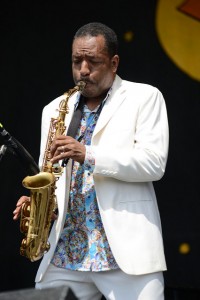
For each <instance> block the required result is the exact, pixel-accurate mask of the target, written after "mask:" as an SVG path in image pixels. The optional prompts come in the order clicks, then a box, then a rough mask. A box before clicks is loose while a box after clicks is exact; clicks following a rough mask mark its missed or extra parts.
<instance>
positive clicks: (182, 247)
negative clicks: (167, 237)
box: [179, 243, 191, 254]
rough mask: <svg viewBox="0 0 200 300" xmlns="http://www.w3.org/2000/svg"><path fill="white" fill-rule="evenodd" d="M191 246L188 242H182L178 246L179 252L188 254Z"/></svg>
mask: <svg viewBox="0 0 200 300" xmlns="http://www.w3.org/2000/svg"><path fill="white" fill-rule="evenodd" d="M190 250H191V248H190V245H189V244H188V243H182V244H180V246H179V252H180V253H181V254H188V253H189V252H190Z"/></svg>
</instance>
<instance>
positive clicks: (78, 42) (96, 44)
mask: <svg viewBox="0 0 200 300" xmlns="http://www.w3.org/2000/svg"><path fill="white" fill-rule="evenodd" d="M105 53H106V48H105V39H104V37H103V36H102V35H99V36H84V37H78V38H76V39H75V40H74V41H73V44H72V55H94V54H105Z"/></svg>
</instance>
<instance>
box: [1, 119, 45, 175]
mask: <svg viewBox="0 0 200 300" xmlns="http://www.w3.org/2000/svg"><path fill="white" fill-rule="evenodd" d="M0 136H1V138H2V139H3V142H4V145H2V146H1V148H0V160H1V158H2V157H3V155H4V154H5V152H6V150H7V149H8V150H10V152H11V153H12V154H14V155H15V156H16V157H17V158H18V159H19V161H20V162H21V164H22V165H23V166H24V167H25V168H26V170H28V175H36V174H38V173H39V171H40V170H39V167H38V165H37V164H36V162H35V160H34V159H33V157H32V156H31V155H30V153H29V152H28V151H27V150H26V149H25V148H24V147H23V146H22V145H21V144H20V142H19V141H18V140H16V139H15V138H14V137H13V136H11V135H10V133H9V132H8V131H6V130H5V128H4V127H3V125H2V124H1V123H0Z"/></svg>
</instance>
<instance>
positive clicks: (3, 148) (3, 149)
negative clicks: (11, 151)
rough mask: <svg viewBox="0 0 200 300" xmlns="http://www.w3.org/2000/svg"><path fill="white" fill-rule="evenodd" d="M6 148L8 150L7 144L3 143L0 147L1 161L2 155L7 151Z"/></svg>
mask: <svg viewBox="0 0 200 300" xmlns="http://www.w3.org/2000/svg"><path fill="white" fill-rule="evenodd" d="M6 150H7V146H6V145H1V148H0V161H1V159H2V157H3V156H4V154H5V153H6Z"/></svg>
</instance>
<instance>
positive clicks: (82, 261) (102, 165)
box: [14, 22, 168, 300]
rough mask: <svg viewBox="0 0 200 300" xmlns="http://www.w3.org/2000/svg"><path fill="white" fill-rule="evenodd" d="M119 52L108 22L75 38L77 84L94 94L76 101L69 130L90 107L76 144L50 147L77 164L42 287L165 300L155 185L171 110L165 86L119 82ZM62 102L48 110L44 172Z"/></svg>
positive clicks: (57, 158)
mask: <svg viewBox="0 0 200 300" xmlns="http://www.w3.org/2000/svg"><path fill="white" fill-rule="evenodd" d="M117 46H118V42H117V36H116V34H115V32H114V31H113V30H112V29H110V28H109V27H107V26H106V25H104V24H101V23H95V22H94V23H89V24H86V25H84V26H83V27H81V28H80V29H79V30H78V31H77V32H76V34H75V36H74V39H73V43H72V72H73V78H74V82H75V84H77V83H78V82H79V81H84V82H85V83H86V86H85V88H84V90H83V91H82V92H81V93H80V92H77V93H75V94H74V95H72V96H71V97H70V99H69V101H68V105H69V114H68V115H67V116H66V126H67V128H68V127H69V124H70V121H71V119H72V118H73V114H74V111H76V110H77V109H78V107H79V104H80V103H81V102H82V103H83V109H82V116H81V119H80V123H79V126H78V128H77V131H76V134H75V137H71V136H69V135H68V134H67V135H62V136H59V137H57V138H56V139H55V140H54V141H53V143H52V146H51V156H52V163H57V162H61V161H63V160H69V161H68V162H67V164H66V167H65V168H64V174H63V175H62V176H61V177H60V179H59V180H58V182H57V190H56V192H57V201H58V211H59V213H58V217H57V219H56V221H55V222H54V226H53V228H52V230H51V233H50V237H49V241H50V244H51V247H50V250H49V251H48V252H47V253H46V254H45V255H44V258H43V260H42V262H41V264H40V267H39V270H38V272H37V276H36V288H38V289H43V288H48V287H56V286H60V285H67V286H69V287H70V288H71V289H72V290H73V292H74V293H75V295H76V296H77V297H78V299H81V300H90V299H91V300H97V299H101V296H102V295H104V296H105V298H106V299H109V300H161V299H164V291H163V290H164V283H163V271H165V270H166V263H165V256H164V249H163V240H162V231H161V223H160V216H159V210H158V206H157V200H156V196H155V192H154V188H153V184H152V181H156V180H159V179H161V178H162V176H163V174H164V172H165V167H166V162H167V155H168V121H167V112H166V106H165V102H164V99H163V96H162V94H161V92H160V91H159V90H158V89H157V88H155V87H152V86H150V85H147V84H140V83H134V82H129V81H125V80H122V79H121V78H120V77H119V76H118V75H117V74H116V73H117V68H118V64H119V56H118V54H117ZM62 99H63V96H60V97H58V98H56V99H55V100H53V101H52V102H51V103H50V104H48V105H47V106H46V107H45V108H44V110H43V115H42V137H41V155H40V165H41V164H42V160H43V155H44V150H45V147H46V141H47V135H48V130H49V124H50V118H51V117H56V116H57V109H58V107H59V103H60V101H61V100H62ZM74 116H75V114H74ZM26 200H27V197H25V196H23V197H21V198H20V200H19V201H18V203H17V207H16V209H15V211H14V219H17V218H18V216H19V212H20V208H21V205H22V203H23V202H24V201H26Z"/></svg>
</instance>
